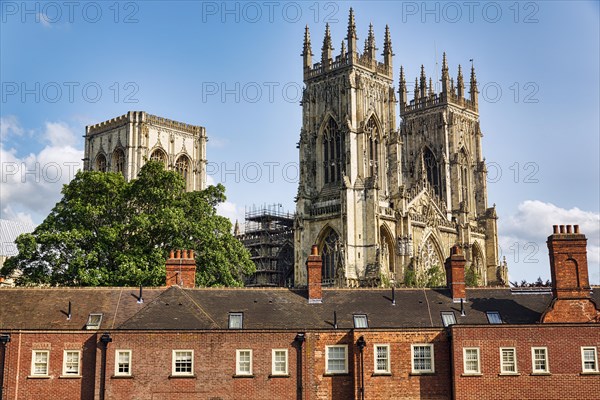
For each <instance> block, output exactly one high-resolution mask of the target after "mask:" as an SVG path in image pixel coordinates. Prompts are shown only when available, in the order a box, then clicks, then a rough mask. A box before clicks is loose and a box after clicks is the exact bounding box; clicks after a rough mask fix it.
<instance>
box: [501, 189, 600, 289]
mask: <svg viewBox="0 0 600 400" xmlns="http://www.w3.org/2000/svg"><path fill="white" fill-rule="evenodd" d="M553 225H579V229H580V232H581V233H584V234H585V235H586V237H587V239H588V242H587V257H588V269H589V276H590V283H591V284H596V285H597V284H600V270H599V268H600V213H597V212H592V211H585V210H581V209H579V208H577V207H573V208H571V209H565V208H561V207H558V206H556V205H554V204H552V203H545V202H542V201H539V200H526V201H524V202H522V203H521V204H519V206H518V208H517V212H516V213H515V214H514V215H511V216H509V217H508V218H506V219H500V220H499V221H498V229H499V234H500V237H499V242H500V249H501V255H503V256H505V257H506V259H507V262H508V264H509V274H510V279H511V280H518V281H521V280H523V279H524V280H527V281H530V282H531V281H534V280H536V279H537V277H538V276H540V277H542V279H543V280H546V279H549V278H550V263H549V258H548V250H547V246H546V240H547V238H548V236H550V235H551V234H552V226H553Z"/></svg>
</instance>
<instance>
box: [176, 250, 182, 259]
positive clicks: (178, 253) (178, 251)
mask: <svg viewBox="0 0 600 400" xmlns="http://www.w3.org/2000/svg"><path fill="white" fill-rule="evenodd" d="M175 258H181V250H177V251H176V252H175Z"/></svg>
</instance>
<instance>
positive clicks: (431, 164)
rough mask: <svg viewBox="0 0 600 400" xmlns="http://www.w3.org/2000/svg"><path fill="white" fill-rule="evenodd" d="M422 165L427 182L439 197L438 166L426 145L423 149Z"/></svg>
mask: <svg viewBox="0 0 600 400" xmlns="http://www.w3.org/2000/svg"><path fill="white" fill-rule="evenodd" d="M423 165H424V166H425V172H426V173H427V182H429V184H430V185H431V187H432V188H433V191H434V192H435V194H437V195H438V196H440V197H441V195H442V194H441V182H440V167H439V165H438V162H437V161H436V159H435V156H434V155H433V153H432V152H431V150H430V149H429V148H428V147H426V148H425V150H423Z"/></svg>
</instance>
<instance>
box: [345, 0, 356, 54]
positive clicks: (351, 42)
mask: <svg viewBox="0 0 600 400" xmlns="http://www.w3.org/2000/svg"><path fill="white" fill-rule="evenodd" d="M346 40H347V41H348V53H349V54H350V57H352V54H354V53H356V22H355V21H354V10H353V9H352V7H350V15H348V36H347V37H346Z"/></svg>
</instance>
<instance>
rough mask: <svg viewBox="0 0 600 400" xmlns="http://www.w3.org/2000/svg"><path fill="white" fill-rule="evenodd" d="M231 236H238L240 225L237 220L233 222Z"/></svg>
mask: <svg viewBox="0 0 600 400" xmlns="http://www.w3.org/2000/svg"><path fill="white" fill-rule="evenodd" d="M233 235H234V236H239V235H240V224H239V222H238V220H237V219H236V220H235V226H234V228H233Z"/></svg>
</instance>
